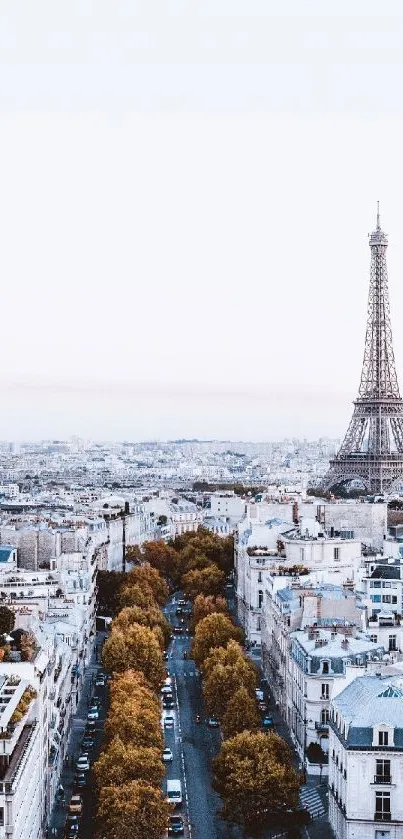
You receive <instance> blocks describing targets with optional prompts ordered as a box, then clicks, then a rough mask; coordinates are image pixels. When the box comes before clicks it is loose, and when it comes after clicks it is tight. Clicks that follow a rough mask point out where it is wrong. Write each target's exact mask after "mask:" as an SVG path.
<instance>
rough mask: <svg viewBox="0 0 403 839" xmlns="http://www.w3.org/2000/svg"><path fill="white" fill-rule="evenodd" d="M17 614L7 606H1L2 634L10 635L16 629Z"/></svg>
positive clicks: (0, 629) (0, 621)
mask: <svg viewBox="0 0 403 839" xmlns="http://www.w3.org/2000/svg"><path fill="white" fill-rule="evenodd" d="M14 624H15V614H14V612H13V611H12V609H8V608H7V606H0V635H9V634H10V632H11V631H12V630H13V629H14Z"/></svg>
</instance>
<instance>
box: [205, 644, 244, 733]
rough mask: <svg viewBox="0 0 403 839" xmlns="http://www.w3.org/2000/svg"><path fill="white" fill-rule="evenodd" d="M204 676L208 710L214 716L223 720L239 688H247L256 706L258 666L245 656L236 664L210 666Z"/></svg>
mask: <svg viewBox="0 0 403 839" xmlns="http://www.w3.org/2000/svg"><path fill="white" fill-rule="evenodd" d="M204 676H205V678H204V681H203V693H204V698H205V702H206V706H207V709H208V712H209V714H211V715H212V716H214V717H217V718H218V719H219V720H222V718H223V716H224V714H225V712H226V710H227V706H228V704H229V702H230V700H231V699H232V697H233V696H234V694H235V693H236V692H237V690H238V688H243V689H244V690H245V692H246V694H247V695H248V696H250V697H251V699H252V700H253V704H254V707H256V699H255V687H256V668H255V666H254V664H253V663H252V662H251V661H249V660H248V659H247V658H246V657H245V656H240V657H239V658H238V659H237V661H236V662H235V663H234V664H222V663H219V664H216V665H215V667H209V668H208V672H205V673H204ZM247 727H248V726H243V728H247ZM241 730H242V729H241Z"/></svg>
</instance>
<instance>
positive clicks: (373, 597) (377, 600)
mask: <svg viewBox="0 0 403 839" xmlns="http://www.w3.org/2000/svg"><path fill="white" fill-rule="evenodd" d="M371 600H372V602H373V603H380V602H381V595H380V594H371Z"/></svg>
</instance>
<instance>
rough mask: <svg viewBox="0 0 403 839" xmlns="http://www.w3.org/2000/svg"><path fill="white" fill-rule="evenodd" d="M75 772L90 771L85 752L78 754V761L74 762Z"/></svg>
mask: <svg viewBox="0 0 403 839" xmlns="http://www.w3.org/2000/svg"><path fill="white" fill-rule="evenodd" d="M76 769H77V772H89V771H90V760H89V757H88V754H87V753H85V754H83V755H80V757H79V758H78V761H77V763H76Z"/></svg>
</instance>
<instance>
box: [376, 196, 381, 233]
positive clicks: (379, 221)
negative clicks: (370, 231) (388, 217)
mask: <svg viewBox="0 0 403 839" xmlns="http://www.w3.org/2000/svg"><path fill="white" fill-rule="evenodd" d="M376 229H377V230H380V229H381V220H380V217H379V201H377V202H376Z"/></svg>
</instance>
